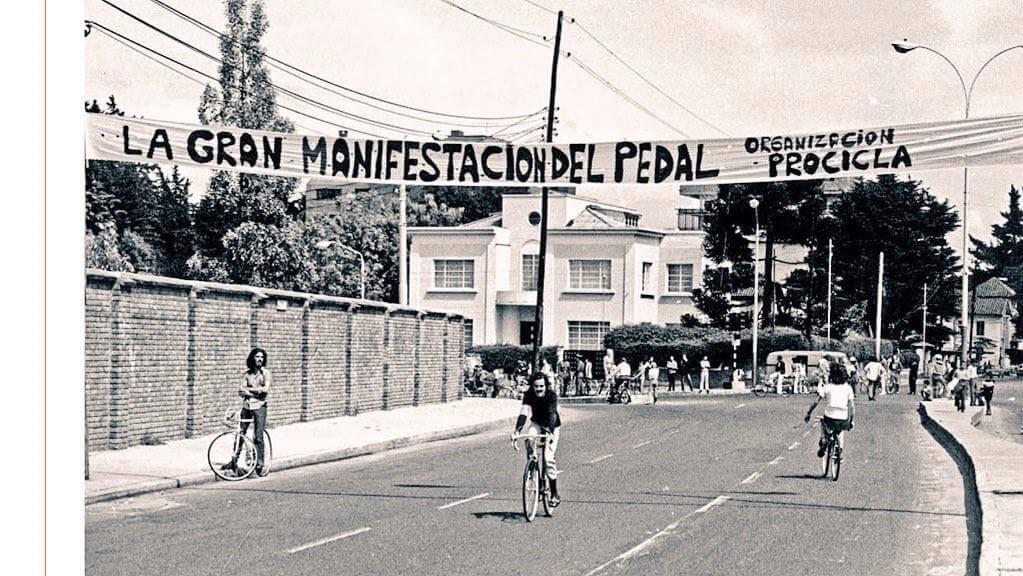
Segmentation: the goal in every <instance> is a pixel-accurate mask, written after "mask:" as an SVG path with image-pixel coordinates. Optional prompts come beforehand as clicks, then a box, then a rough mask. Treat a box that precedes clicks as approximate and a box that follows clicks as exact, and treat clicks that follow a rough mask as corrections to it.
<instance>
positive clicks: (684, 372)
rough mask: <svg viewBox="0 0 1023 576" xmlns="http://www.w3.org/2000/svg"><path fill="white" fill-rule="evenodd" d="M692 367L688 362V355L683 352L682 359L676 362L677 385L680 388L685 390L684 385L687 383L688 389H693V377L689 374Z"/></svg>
mask: <svg viewBox="0 0 1023 576" xmlns="http://www.w3.org/2000/svg"><path fill="white" fill-rule="evenodd" d="M692 370H693V367H692V365H691V364H690V362H689V356H688V355H687V354H686V353H685V352H683V353H682V360H680V361H679V363H678V387H679V389H680V390H685V385H686V384H687V383H688V384H689V391H690V392H692V391H693V378H692V376H690V375H689V373H690V372H692Z"/></svg>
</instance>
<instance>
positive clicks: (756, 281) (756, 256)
mask: <svg viewBox="0 0 1023 576" xmlns="http://www.w3.org/2000/svg"><path fill="white" fill-rule="evenodd" d="M758 206H760V201H759V200H757V199H756V198H753V199H751V200H750V201H749V207H750V208H752V209H753V221H754V222H755V224H756V231H755V232H754V236H753V246H754V248H753V380H752V382H753V388H754V389H756V387H757V340H758V334H757V333H758V332H759V331H760V326H759V318H757V308H758V306H759V305H760V304H759V302H760V297H759V296H760V295H759V292H760V271H759V270H758V269H757V263H758V262H759V260H760V212H759V211H758V210H757V207H758Z"/></svg>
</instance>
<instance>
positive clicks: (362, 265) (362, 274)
mask: <svg viewBox="0 0 1023 576" xmlns="http://www.w3.org/2000/svg"><path fill="white" fill-rule="evenodd" d="M315 246H316V248H317V249H318V250H326V249H328V248H330V247H331V246H337V247H338V248H341V249H342V250H348V251H349V252H351V253H353V254H355V255H356V256H358V257H359V298H361V299H363V300H365V299H366V259H365V258H364V257H363V256H362V252H359V251H358V250H356V249H355V248H352V247H351V246H346V245H344V244H342V243H340V242H338V241H337V240H320V241H319V242H317V243H316V244H315Z"/></svg>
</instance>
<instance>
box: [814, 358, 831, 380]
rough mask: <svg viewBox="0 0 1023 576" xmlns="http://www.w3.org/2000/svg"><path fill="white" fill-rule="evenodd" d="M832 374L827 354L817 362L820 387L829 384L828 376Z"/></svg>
mask: <svg viewBox="0 0 1023 576" xmlns="http://www.w3.org/2000/svg"><path fill="white" fill-rule="evenodd" d="M830 373H831V362H829V361H828V355H827V354H825V355H823V356H821V357H820V358H819V359H818V360H817V383H818V386H823V385H824V384H827V383H828V377H829V376H828V375H829V374H830Z"/></svg>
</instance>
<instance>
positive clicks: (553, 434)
mask: <svg viewBox="0 0 1023 576" xmlns="http://www.w3.org/2000/svg"><path fill="white" fill-rule="evenodd" d="M527 422H528V429H527V433H528V434H550V438H549V439H548V440H547V448H546V450H544V457H545V458H544V459H545V460H546V464H547V479H548V480H549V481H550V487H551V506H557V505H558V504H560V503H561V497H560V496H558V468H557V465H556V463H555V461H554V455H555V453H556V452H557V451H558V439H559V438H560V437H561V416H560V415H559V414H558V395H557V393H555V391H554V389H553V388H552V387H551V385H550V381H549V380H548V378H547V375H546V374H543V373H540V372H537V373H534V374H533V375H531V376H530V377H529V389H528V390H526V393H525V394H523V395H522V408H521V409H520V410H519V417H518V420H516V422H515V432H513V433H512V435H511V438H512V442H513V443H514V442H515V436H516V435H518V434H521V433H522V429H523V427H525V426H526V425H527V424H526V423H527ZM526 449H527V450H532V448H531V446H530V445H529V444H527V445H526ZM530 455H532V453H531V452H530Z"/></svg>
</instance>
